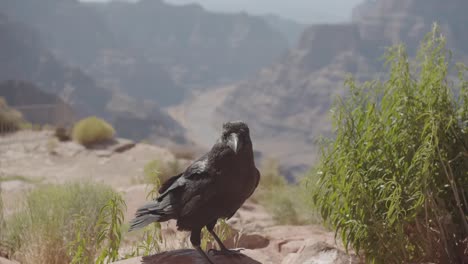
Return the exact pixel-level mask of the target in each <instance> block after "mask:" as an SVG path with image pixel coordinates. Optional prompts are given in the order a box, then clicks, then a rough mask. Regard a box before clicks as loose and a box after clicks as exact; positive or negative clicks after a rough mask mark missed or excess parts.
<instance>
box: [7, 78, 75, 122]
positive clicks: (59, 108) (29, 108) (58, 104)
mask: <svg viewBox="0 0 468 264" xmlns="http://www.w3.org/2000/svg"><path fill="white" fill-rule="evenodd" d="M0 97H2V98H4V99H5V100H6V101H7V102H8V104H9V105H10V107H12V108H14V109H16V110H17V111H19V112H21V114H22V116H23V118H24V119H25V120H26V121H28V122H31V123H32V124H49V125H54V126H59V127H69V126H71V125H73V122H75V121H76V119H77V116H76V114H75V112H74V111H73V109H72V108H71V107H70V106H69V105H68V104H66V103H65V102H64V101H63V100H62V99H60V98H59V97H58V96H56V95H54V94H51V93H47V92H44V91H42V90H41V89H39V88H38V87H37V86H35V85H34V84H32V83H28V82H24V81H4V82H0Z"/></svg>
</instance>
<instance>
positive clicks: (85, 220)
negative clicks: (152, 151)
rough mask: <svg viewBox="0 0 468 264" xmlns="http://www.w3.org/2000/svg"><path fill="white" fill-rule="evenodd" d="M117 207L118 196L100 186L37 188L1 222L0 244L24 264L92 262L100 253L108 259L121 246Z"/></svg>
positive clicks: (120, 207)
mask: <svg viewBox="0 0 468 264" xmlns="http://www.w3.org/2000/svg"><path fill="white" fill-rule="evenodd" d="M122 206H123V204H122V200H121V198H120V196H119V195H118V194H117V193H115V192H114V191H113V190H112V189H111V188H110V187H107V186H104V185H101V184H96V183H93V184H91V183H72V184H65V185H49V186H39V187H38V188H36V189H34V190H33V191H31V192H30V193H29V194H28V195H27V198H26V202H25V204H24V205H21V206H20V209H19V210H18V211H17V212H16V213H15V214H13V215H11V216H8V217H7V218H6V219H5V229H3V228H2V232H1V236H2V237H1V241H5V244H6V245H7V246H8V248H9V250H10V253H9V255H10V256H13V257H14V258H15V259H17V260H19V261H21V263H25V264H28V263H50V264H64V263H94V261H95V259H96V257H97V256H98V255H99V251H100V250H103V251H102V253H101V254H100V255H99V256H100V257H101V256H103V255H105V257H104V258H105V259H106V260H107V259H108V260H112V259H115V249H116V248H118V244H119V243H120V232H121V230H120V229H121V228H120V224H121V221H122V219H123V215H122V212H123V208H122ZM104 223H105V224H104ZM96 238H98V239H96ZM104 241H108V242H106V243H104ZM105 244H106V245H105ZM100 259H101V258H100ZM100 263H104V262H100Z"/></svg>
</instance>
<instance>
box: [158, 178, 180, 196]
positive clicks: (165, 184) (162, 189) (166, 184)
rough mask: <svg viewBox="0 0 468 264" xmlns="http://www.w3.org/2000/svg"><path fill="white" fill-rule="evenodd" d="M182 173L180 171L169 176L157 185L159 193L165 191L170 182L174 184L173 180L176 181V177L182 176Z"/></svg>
mask: <svg viewBox="0 0 468 264" xmlns="http://www.w3.org/2000/svg"><path fill="white" fill-rule="evenodd" d="M182 174H183V173H180V174H179V175H176V176H172V177H171V178H169V179H168V180H167V181H165V182H164V183H163V184H162V185H161V187H159V190H158V192H159V194H162V193H164V192H165V191H167V189H169V187H171V185H172V184H174V182H175V181H177V179H179V177H180V176H182Z"/></svg>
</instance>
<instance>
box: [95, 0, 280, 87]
mask: <svg viewBox="0 0 468 264" xmlns="http://www.w3.org/2000/svg"><path fill="white" fill-rule="evenodd" d="M96 8H97V10H99V11H100V12H101V14H102V15H103V17H104V18H105V20H106V22H107V24H108V25H109V28H110V29H111V31H112V33H113V34H114V36H116V37H118V38H119V39H120V40H122V41H123V42H124V43H125V44H126V45H127V47H128V49H130V50H132V51H133V52H139V53H141V54H144V55H145V57H146V58H148V60H149V61H151V62H153V63H155V62H157V63H160V64H161V65H164V66H165V68H166V69H167V70H168V71H169V72H170V73H171V75H172V76H173V78H174V79H175V80H176V81H177V83H179V84H182V85H186V86H189V87H201V86H212V85H215V84H219V83H226V82H230V81H236V80H240V79H242V78H245V77H247V76H249V75H250V74H252V73H254V72H255V71H257V70H258V69H260V68H262V67H264V66H267V65H269V64H270V63H272V62H273V61H274V60H275V59H277V58H278V57H279V56H280V55H281V54H282V53H284V52H286V49H287V47H288V43H287V40H286V38H285V37H283V35H282V34H281V33H280V32H278V31H276V30H274V29H273V27H270V26H269V25H268V24H267V22H265V21H264V20H263V19H262V18H260V17H255V16H250V15H247V14H245V13H239V14H224V13H213V12H208V11H206V10H204V9H203V8H202V7H201V6H199V5H196V4H188V5H182V6H175V5H170V4H167V3H165V2H164V1H161V0H141V1H139V2H137V3H123V2H114V3H109V4H103V5H96Z"/></svg>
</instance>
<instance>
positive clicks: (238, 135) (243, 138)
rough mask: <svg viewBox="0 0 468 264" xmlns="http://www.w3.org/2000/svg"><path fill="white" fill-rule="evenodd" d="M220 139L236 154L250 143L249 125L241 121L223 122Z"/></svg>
mask: <svg viewBox="0 0 468 264" xmlns="http://www.w3.org/2000/svg"><path fill="white" fill-rule="evenodd" d="M221 140H222V141H223V142H224V143H225V144H226V145H228V146H229V147H230V148H231V149H232V150H233V151H234V153H236V154H237V153H239V152H240V151H241V150H242V149H243V148H245V147H248V146H251V145H252V142H251V140H250V132H249V127H248V126H247V125H246V124H245V123H244V122H242V121H233V122H227V123H224V124H223V134H222V135H221Z"/></svg>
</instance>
